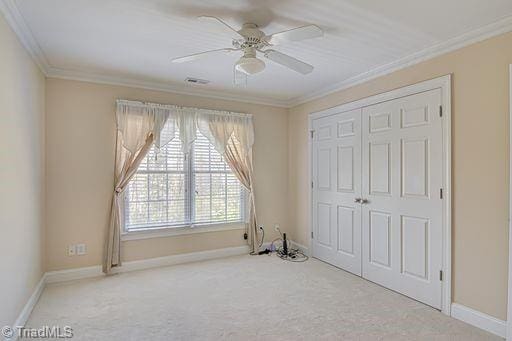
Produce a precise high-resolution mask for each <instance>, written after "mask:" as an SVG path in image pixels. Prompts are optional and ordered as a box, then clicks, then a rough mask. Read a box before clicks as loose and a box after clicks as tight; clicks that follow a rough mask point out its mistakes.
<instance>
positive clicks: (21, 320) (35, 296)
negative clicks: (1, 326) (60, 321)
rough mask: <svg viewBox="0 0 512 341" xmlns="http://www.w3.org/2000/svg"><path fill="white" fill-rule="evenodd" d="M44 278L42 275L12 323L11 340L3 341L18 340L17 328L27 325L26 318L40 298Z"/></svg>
mask: <svg viewBox="0 0 512 341" xmlns="http://www.w3.org/2000/svg"><path fill="white" fill-rule="evenodd" d="M45 277H46V274H43V276H41V279H40V280H39V282H38V283H37V285H36V287H35V288H34V291H33V292H32V295H30V298H29V299H28V301H27V303H26V304H25V306H24V307H23V309H22V310H21V313H20V314H19V315H18V318H17V319H16V321H15V322H14V325H13V326H12V329H13V331H14V334H13V336H12V337H11V338H7V337H6V338H5V340H8V341H15V340H17V339H18V327H24V326H25V323H27V320H28V317H29V316H30V313H31V312H32V309H34V307H35V305H36V303H37V301H38V300H39V297H41V294H42V293H43V289H44V286H45V283H46V281H45Z"/></svg>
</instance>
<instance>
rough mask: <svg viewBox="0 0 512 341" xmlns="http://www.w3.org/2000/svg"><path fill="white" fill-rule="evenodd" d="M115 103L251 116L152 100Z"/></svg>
mask: <svg viewBox="0 0 512 341" xmlns="http://www.w3.org/2000/svg"><path fill="white" fill-rule="evenodd" d="M116 104H127V105H130V106H133V107H141V108H145V107H158V108H163V109H188V110H200V111H204V112H205V113H206V114H210V115H218V114H219V113H222V114H228V115H232V116H240V117H252V114H245V113H240V112H233V111H227V110H215V109H205V108H194V107H183V106H179V105H175V104H160V103H152V102H141V101H130V100H127V99H117V100H116Z"/></svg>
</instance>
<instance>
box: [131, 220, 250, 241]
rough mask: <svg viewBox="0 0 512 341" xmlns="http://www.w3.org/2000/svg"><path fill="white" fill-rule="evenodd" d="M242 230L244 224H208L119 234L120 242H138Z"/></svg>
mask: <svg viewBox="0 0 512 341" xmlns="http://www.w3.org/2000/svg"><path fill="white" fill-rule="evenodd" d="M243 229H245V223H220V224H209V225H196V226H194V227H191V226H180V227H159V228H148V229H140V230H138V231H131V232H123V233H122V234H121V240H122V241H128V240H139V239H150V238H163V237H172V236H182V235H188V234H196V233H207V232H219V231H231V230H243Z"/></svg>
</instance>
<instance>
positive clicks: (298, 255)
mask: <svg viewBox="0 0 512 341" xmlns="http://www.w3.org/2000/svg"><path fill="white" fill-rule="evenodd" d="M277 241H280V242H281V246H280V247H276V248H275V250H276V251H275V252H276V255H277V257H279V258H281V259H283V260H287V261H289V262H305V261H307V260H308V259H309V257H308V256H306V255H305V254H304V253H303V252H302V251H300V250H299V249H297V248H293V247H290V246H289V247H288V254H285V253H284V249H283V246H282V243H283V240H282V239H281V238H277V239H274V240H273V241H272V243H271V244H270V250H273V249H274V243H275V242H277Z"/></svg>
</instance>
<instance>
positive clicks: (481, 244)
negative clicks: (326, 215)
mask: <svg viewBox="0 0 512 341" xmlns="http://www.w3.org/2000/svg"><path fill="white" fill-rule="evenodd" d="M511 63H512V33H509V34H505V35H501V36H499V37H496V38H493V39H490V40H486V41H484V42H481V43H478V44H475V45H471V46H469V47H466V48H463V49H460V50H457V51H455V52H452V53H449V54H446V55H443V56H440V57H438V58H435V59H432V60H429V61H426V62H423V63H421V64H418V65H415V66H412V67H409V68H407V69H404V70H401V71H398V72H394V73H392V74H390V75H387V76H383V77H380V78H377V79H375V80H372V81H369V82H367V83H364V84H361V85H358V86H355V87H352V88H350V89H347V90H343V91H340V92H336V93H334V94H331V95H328V96H326V97H323V98H320V99H317V100H314V101H311V102H308V103H305V104H303V105H300V106H297V107H295V108H292V109H291V110H290V113H289V116H288V132H289V135H288V138H289V140H288V145H289V155H288V161H289V165H288V167H289V176H290V177H289V198H288V200H289V201H290V221H289V223H290V225H291V226H295V227H296V228H295V229H294V234H292V238H295V239H296V240H298V241H299V242H301V243H303V244H307V243H308V233H309V232H308V231H309V221H310V217H309V202H308V199H307V193H308V190H309V189H308V186H309V181H308V178H307V176H308V175H307V170H308V155H307V151H308V131H307V130H308V121H307V116H308V114H309V113H311V112H315V111H319V110H322V109H326V108H329V107H333V106H336V105H339V104H343V103H347V102H350V101H353V100H357V99H360V98H364V97H368V96H370V95H374V94H377V93H381V92H384V91H388V90H391V89H394V88H397V87H401V86H405V85H409V84H412V83H416V82H420V81H423V80H427V79H431V78H435V77H438V76H442V75H446V74H449V73H453V89H452V101H453V108H452V109H453V114H452V134H453V135H452V139H453V140H452V145H453V147H452V148H453V179H452V180H453V248H452V252H453V283H452V285H453V292H452V295H453V297H452V298H453V300H454V301H455V302H457V303H461V304H463V305H465V306H468V307H471V308H474V309H477V310H479V311H482V312H484V313H487V314H490V315H492V316H495V317H498V318H500V319H503V320H505V319H506V306H507V259H508V247H507V241H508V223H507V217H508V100H509V99H508V97H509V96H508V65H509V64H511Z"/></svg>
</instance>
